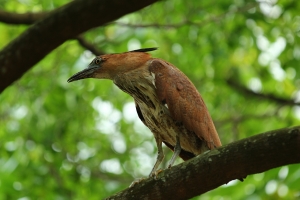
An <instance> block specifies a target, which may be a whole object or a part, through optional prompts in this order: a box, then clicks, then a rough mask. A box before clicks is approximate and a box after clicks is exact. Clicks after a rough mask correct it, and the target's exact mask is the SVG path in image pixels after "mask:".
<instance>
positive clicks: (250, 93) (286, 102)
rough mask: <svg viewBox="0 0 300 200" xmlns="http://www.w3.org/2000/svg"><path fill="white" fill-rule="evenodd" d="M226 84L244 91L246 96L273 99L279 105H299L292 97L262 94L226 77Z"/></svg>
mask: <svg viewBox="0 0 300 200" xmlns="http://www.w3.org/2000/svg"><path fill="white" fill-rule="evenodd" d="M227 84H228V85H229V86H231V87H232V88H234V89H236V90H238V91H239V92H242V93H244V94H245V95H248V96H253V97H258V98H261V99H266V100H269V101H273V102H275V103H278V104H280V105H291V106H295V105H298V106H299V105H300V102H296V101H295V100H293V99H285V98H281V97H277V96H275V95H274V94H263V93H256V92H254V91H252V90H250V89H248V88H246V87H244V86H243V85H241V84H240V83H238V82H236V81H234V80H232V79H228V80H227Z"/></svg>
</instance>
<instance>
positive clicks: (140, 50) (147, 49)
mask: <svg viewBox="0 0 300 200" xmlns="http://www.w3.org/2000/svg"><path fill="white" fill-rule="evenodd" d="M157 49H158V48H157V47H151V48H144V49H136V50H133V51H129V52H148V51H155V50H157Z"/></svg>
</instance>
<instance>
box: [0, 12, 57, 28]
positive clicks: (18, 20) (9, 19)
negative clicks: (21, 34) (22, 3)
mask: <svg viewBox="0 0 300 200" xmlns="http://www.w3.org/2000/svg"><path fill="white" fill-rule="evenodd" d="M51 12H53V11H51ZM51 12H36V13H33V12H27V13H22V14H18V13H11V12H6V11H4V10H0V22H3V23H6V24H28V25H29V24H33V23H35V22H36V21H37V20H40V19H42V18H43V17H46V16H47V15H49V14H50V13H51Z"/></svg>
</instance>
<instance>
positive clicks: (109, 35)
mask: <svg viewBox="0 0 300 200" xmlns="http://www.w3.org/2000/svg"><path fill="white" fill-rule="evenodd" d="M67 2H68V1H64V0H47V1H42V0H19V1H16V0H12V1H8V0H1V1H0V8H1V9H2V10H6V11H9V12H17V13H23V12H29V11H31V12H32V11H34V12H39V11H50V10H53V9H55V8H57V7H60V6H62V5H64V4H65V3H67ZM299 10H300V3H299V2H298V1H289V0H281V1H278V2H277V1H276V0H269V1H243V0H234V1H228V0H224V1H183V0H167V1H162V2H159V3H156V4H153V5H151V6H149V7H147V8H146V9H143V10H141V11H139V12H135V13H132V14H129V15H126V16H124V17H122V18H120V19H119V20H117V21H116V22H112V23H111V24H108V25H106V26H104V27H98V28H95V29H93V30H90V31H88V32H86V33H85V34H84V35H83V37H84V38H85V39H86V40H87V41H89V42H90V43H93V45H94V46H95V47H96V48H98V49H99V50H101V51H104V52H106V53H114V52H124V51H128V50H133V49H138V48H144V47H159V49H158V50H157V51H155V52H153V53H151V54H153V56H154V57H159V58H162V59H165V60H167V61H169V62H171V63H173V64H174V65H176V66H177V67H178V68H180V70H182V71H183V72H184V73H185V74H186V75H187V76H188V77H189V78H190V79H191V80H192V82H193V83H194V84H195V85H196V87H197V88H198V90H199V92H200V93H201V95H202V96H203V98H204V100H205V102H206V104H207V107H208V109H209V111H210V113H211V115H212V118H213V119H214V121H215V124H216V127H217V130H218V133H219V135H220V138H221V141H222V143H223V144H228V143H230V142H233V141H235V140H239V139H242V138H246V137H250V136H252V135H255V134H258V133H262V132H265V131H269V130H273V129H277V128H283V127H290V126H295V125H299V121H300V107H299V101H300V90H299V89H300V69H299V60H300V46H299V44H300V32H299V28H300V15H299ZM79 26H80V24H79ZM26 29H27V26H26V25H7V24H4V23H0V33H1V34H0V47H1V48H3V47H4V46H5V45H7V44H8V43H9V42H10V41H12V40H13V39H14V38H16V37H17V36H18V35H19V34H20V33H22V32H23V31H24V30H26ZM93 57H94V55H92V54H91V52H90V51H88V50H87V49H85V48H83V47H82V46H81V45H79V43H78V42H77V41H75V40H74V41H68V42H65V43H64V44H63V45H61V46H60V47H59V48H57V49H55V50H54V51H53V52H51V53H50V54H49V55H48V56H47V57H45V58H44V59H43V60H42V61H41V62H39V63H38V64H37V65H36V66H35V67H33V68H32V69H31V70H30V71H28V72H27V73H26V74H25V75H24V76H23V77H22V78H21V79H20V80H18V81H16V82H15V83H14V84H13V85H11V86H10V87H8V88H7V89H6V90H5V91H4V92H2V94H1V95H0V199H23V200H25V199H103V198H105V197H108V196H109V195H112V194H114V193H116V192H118V191H120V190H122V189H125V188H126V187H128V185H129V184H130V183H131V182H132V181H133V180H134V179H135V178H140V177H144V176H147V175H148V173H149V172H150V170H151V168H152V166H153V164H154V162H155V159H156V145H155V141H154V138H153V136H152V134H151V132H150V131H149V130H148V129H147V128H146V127H144V125H143V124H142V123H141V122H140V121H139V119H138V117H137V114H136V112H135V108H134V104H133V100H132V98H131V97H130V96H129V95H127V94H125V93H123V92H122V91H120V90H119V89H118V88H117V87H116V86H114V85H113V83H112V82H111V81H108V80H101V81H100V80H95V79H87V80H83V81H78V82H74V83H71V84H68V83H67V82H66V80H67V79H68V78H69V77H70V76H71V75H72V74H74V73H76V72H78V71H80V70H82V69H83V68H85V67H86V66H87V65H88V63H89V62H90V61H91V60H92V59H93ZM16 67H20V66H16ZM227 80H234V82H235V83H238V84H239V85H241V86H242V87H243V88H244V89H250V91H252V92H253V94H258V95H253V94H251V93H247V94H246V93H243V92H241V91H240V90H237V88H236V87H235V86H234V85H230V84H228V81H227ZM0 82H1V81H0ZM259 94H273V95H274V96H275V97H280V98H283V99H286V100H294V104H290V105H287V104H285V103H282V102H278V101H276V98H273V97H268V98H266V97H263V96H261V95H259ZM297 104H298V105H297ZM165 152H167V158H170V156H171V152H170V151H169V150H168V149H167V148H165ZM287 156H289V155H287ZM167 160H168V159H165V161H167ZM180 162H182V161H181V160H179V159H178V161H177V163H180ZM237 162H238V160H237ZM165 164H166V162H165V163H164V165H165ZM299 166H300V165H299V164H298V165H289V166H284V167H281V168H276V169H273V170H270V171H267V172H263V173H260V174H255V175H251V176H248V177H247V179H246V180H245V181H244V182H239V181H232V182H230V183H229V184H227V185H224V186H221V187H219V188H217V189H215V190H213V191H210V192H207V193H205V194H203V195H201V196H199V197H195V198H194V199H201V200H202V199H251V200H252V199H258V200H259V199H295V198H300V188H299V185H300V168H299ZM220 170H222V167H221V166H220Z"/></svg>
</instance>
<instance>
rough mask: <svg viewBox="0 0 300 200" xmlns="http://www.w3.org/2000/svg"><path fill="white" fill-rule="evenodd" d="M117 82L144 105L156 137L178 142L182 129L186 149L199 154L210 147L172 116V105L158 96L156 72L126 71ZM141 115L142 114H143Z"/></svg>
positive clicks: (149, 124)
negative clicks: (170, 106) (206, 146)
mask: <svg viewBox="0 0 300 200" xmlns="http://www.w3.org/2000/svg"><path fill="white" fill-rule="evenodd" d="M114 83H115V84H116V85H117V86H118V87H119V88H120V89H121V90H123V91H124V92H126V93H128V94H129V95H131V96H132V97H133V98H134V100H135V102H136V104H137V105H138V107H139V108H140V111H141V114H142V118H143V120H142V121H143V122H144V124H145V125H146V126H147V127H148V128H149V129H150V130H151V132H152V133H153V134H154V136H155V137H161V138H162V141H163V142H165V143H168V144H170V145H171V146H173V147H174V146H175V144H176V134H178V133H179V136H180V144H181V147H182V149H184V150H185V151H188V152H191V153H193V154H194V155H198V154H200V153H202V152H203V151H204V150H206V148H205V146H204V143H203V142H202V140H201V139H199V138H198V137H197V136H196V135H195V134H194V133H193V132H191V131H189V130H187V129H186V128H185V127H184V126H183V124H182V123H179V122H176V121H174V120H173V119H172V117H171V115H170V112H169V108H168V106H167V105H166V104H164V103H163V102H160V100H159V99H158V97H157V94H156V86H155V74H153V73H150V72H149V71H147V70H144V71H139V72H135V71H133V72H131V73H124V74H122V75H119V76H117V77H116V78H115V79H114ZM140 118H141V117H140Z"/></svg>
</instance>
